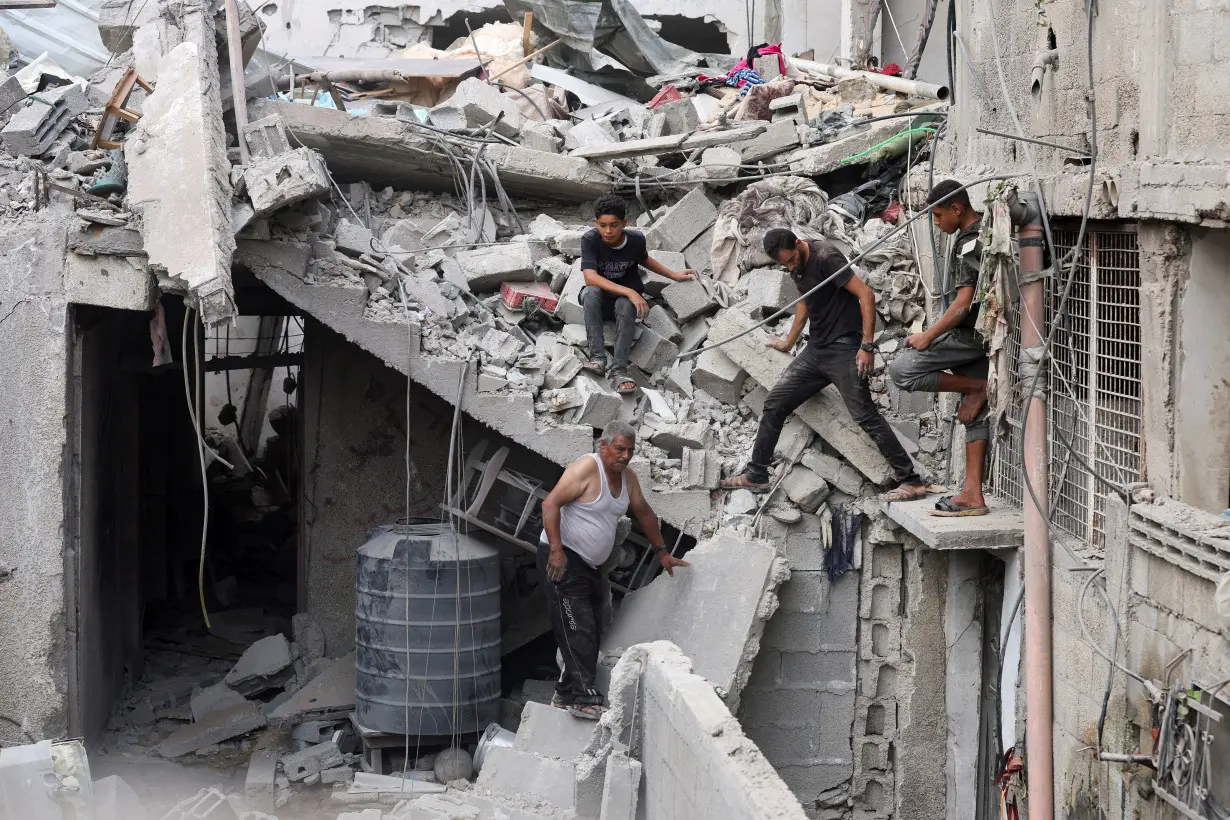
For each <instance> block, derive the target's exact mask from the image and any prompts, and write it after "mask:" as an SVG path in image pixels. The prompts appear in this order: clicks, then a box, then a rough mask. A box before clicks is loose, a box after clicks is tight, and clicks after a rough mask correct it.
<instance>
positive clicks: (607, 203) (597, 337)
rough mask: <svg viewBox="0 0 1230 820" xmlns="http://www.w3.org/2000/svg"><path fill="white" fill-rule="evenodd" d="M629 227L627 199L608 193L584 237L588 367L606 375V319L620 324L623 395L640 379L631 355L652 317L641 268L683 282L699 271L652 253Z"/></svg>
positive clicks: (614, 380)
mask: <svg viewBox="0 0 1230 820" xmlns="http://www.w3.org/2000/svg"><path fill="white" fill-rule="evenodd" d="M627 227H628V203H627V202H625V201H624V200H623V199H622V198H620V197H617V196H604V197H601V198H599V199H598V201H597V202H595V203H594V227H593V228H591V229H590V230H588V231H586V232H585V235H584V236H582V237H581V270H582V271H583V272H584V274H585V287H584V288H582V289H581V296H580V298H581V305H582V306H583V307H584V308H585V334H586V336H587V338H588V340H589V360H588V361H586V362H585V365H584V366H585V369H586V370H590V371H593V372H595V373H599V374H605V373H607V361H606V344H605V342H604V341H603V336H602V323H603V322H604V321H612V320H613V321H614V322H615V363H614V366H613V367H611V369H610V376H611V386H612V387H614V388H615V390H616V391H617V392H619V393H631V392H632V391H633V390H635V389H636V383H635V382H633V381H632V379H630V378H628V353H629V352H630V351H631V350H632V337H633V335H634V334H635V331H636V323H637V322H638V321H644V319H645V317H646V316H647V315H649V303H648V302H646V301H645V283H644V282H643V281H642V280H641V270H640V269H641V266H644V267H645V268H648V269H649V270H651V271H653V272H654V273H656V274H659V275H660V276H665V277H666V278H667V279H673V280H675V281H676V282H684V281H686V280H688V279H691V278H693V276H695V271H692V270H683V271H678V272H676V271H673V270H671V269H670V268H668V267H666V266H665V265H663V264H662V263H661V262H658V261H656V260H655V259H653V258H651V257H650V256H649V251H648V248H647V246H646V244H645V235H644V234H642V233H641V232H640V231H629V230H626V228H627Z"/></svg>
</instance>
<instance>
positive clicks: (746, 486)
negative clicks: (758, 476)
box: [718, 473, 769, 492]
mask: <svg viewBox="0 0 1230 820" xmlns="http://www.w3.org/2000/svg"><path fill="white" fill-rule="evenodd" d="M718 486H719V487H721V488H722V489H723V490H751V491H752V492H756V491H757V490H767V489H769V482H767V481H752V479H751V478H750V477H748V474H747V473H739V474H738V475H737V476H735V477H734V478H728V479H726V480H725V481H723V482H721V483H720V484H719V485H718Z"/></svg>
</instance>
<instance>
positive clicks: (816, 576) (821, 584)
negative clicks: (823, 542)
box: [777, 570, 829, 612]
mask: <svg viewBox="0 0 1230 820" xmlns="http://www.w3.org/2000/svg"><path fill="white" fill-rule="evenodd" d="M828 586H829V579H828V574H827V573H826V572H823V571H818V572H817V571H806V570H794V571H792V572H791V573H790V579H789V580H788V581H786V582H785V583H783V584H782V585H781V587H780V588H778V591H777V600H778V601H779V602H780V604H781V610H779V611H782V612H819V611H820V610H821V609H822V608H823V606H824V598H825V595H826V593H827V592H828Z"/></svg>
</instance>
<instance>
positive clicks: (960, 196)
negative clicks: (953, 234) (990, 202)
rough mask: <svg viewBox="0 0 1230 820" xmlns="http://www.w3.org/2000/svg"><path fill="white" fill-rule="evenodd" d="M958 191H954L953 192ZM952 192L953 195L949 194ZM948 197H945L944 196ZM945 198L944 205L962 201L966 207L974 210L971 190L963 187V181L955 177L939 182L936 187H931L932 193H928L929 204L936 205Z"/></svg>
mask: <svg viewBox="0 0 1230 820" xmlns="http://www.w3.org/2000/svg"><path fill="white" fill-rule="evenodd" d="M954 191H955V192H956V193H953V192H954ZM949 194H952V196H948V195H949ZM946 196H947V197H948V199H944V197H946ZM941 199H944V202H943V203H942V204H943V205H953V204H956V203H960V204H962V205H964V206H965V207H966V208H969V209H970V210H973V208H974V206H973V204H972V203H971V202H970V201H969V191H968V190H966V189H965V188H962V187H961V183H960V182H957V181H956V180H955V179H946V180H944V181H943V182H937V183H936V184H935V187H934V188H932V189H931V193H929V194H927V204H928V205H934V204H935V203H937V202H939V201H940V200H941Z"/></svg>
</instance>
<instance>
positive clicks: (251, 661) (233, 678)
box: [223, 635, 291, 691]
mask: <svg viewBox="0 0 1230 820" xmlns="http://www.w3.org/2000/svg"><path fill="white" fill-rule="evenodd" d="M290 664H291V658H290V644H289V643H288V642H287V640H286V636H285V635H270V636H269V637H267V638H261V639H260V640H259V641H257V642H256V643H254V644H252V645H251V646H249V647H248V648H247V649H246V650H244V653H243V654H242V655H240V656H239V660H237V661H235V665H234V666H233V667H231V671H230V672H227V673H226V677H225V678H224V679H223V681H224V682H225V683H226V685H227V686H230V687H233V688H235V689H238V690H240V691H243V690H245V689H247V688H249V687H251V686H253V685H257V686H259V685H260V684H261V683H262V682H263V681H266V680H268V679H269V678H272V677H273V676H274V675H277V674H278V673H279V672H282V671H284V670H286V669H287V668H288V667H289V666H290Z"/></svg>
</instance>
